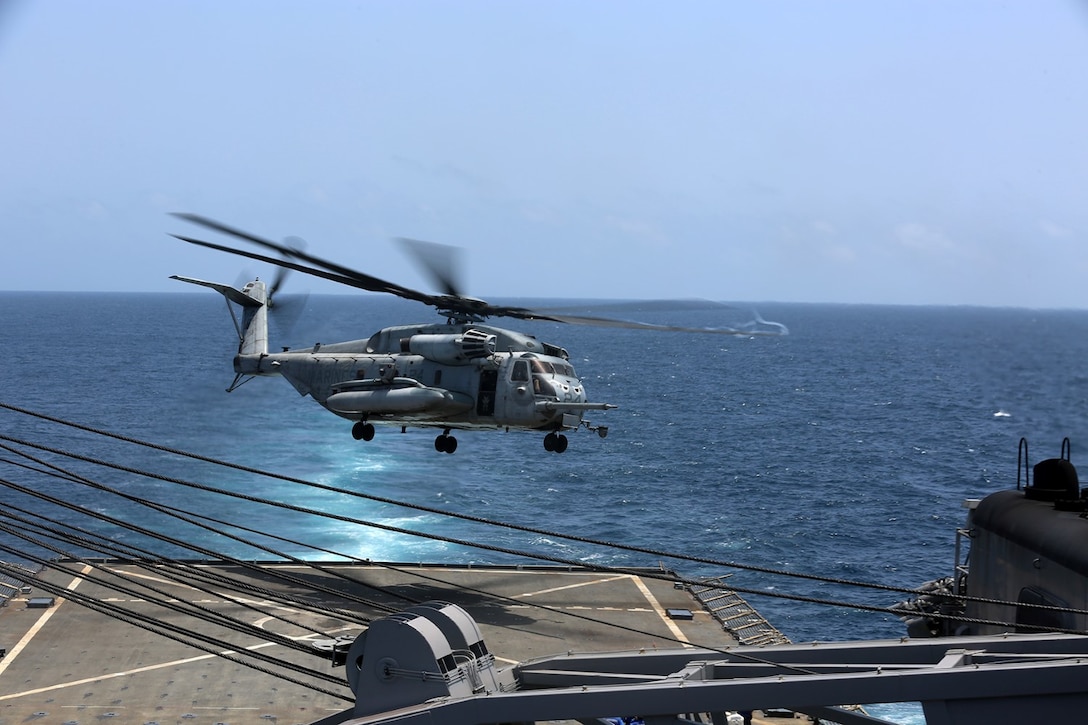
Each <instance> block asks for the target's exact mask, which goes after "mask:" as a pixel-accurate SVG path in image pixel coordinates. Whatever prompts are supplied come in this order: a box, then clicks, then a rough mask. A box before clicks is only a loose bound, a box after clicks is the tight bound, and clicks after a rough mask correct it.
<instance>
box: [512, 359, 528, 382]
mask: <svg viewBox="0 0 1088 725" xmlns="http://www.w3.org/2000/svg"><path fill="white" fill-rule="evenodd" d="M510 379H511V380H513V381H514V382H516V383H518V382H520V383H524V382H528V380H529V363H527V362H525V361H524V360H518V361H517V362H515V363H514V369H513V370H512V371H511V372H510Z"/></svg>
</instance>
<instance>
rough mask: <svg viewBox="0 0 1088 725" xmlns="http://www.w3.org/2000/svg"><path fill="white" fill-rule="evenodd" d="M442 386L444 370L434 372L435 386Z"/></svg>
mask: <svg viewBox="0 0 1088 725" xmlns="http://www.w3.org/2000/svg"><path fill="white" fill-rule="evenodd" d="M441 384H442V370H435V371H434V386H435V387H436V388H437V387H438V386H439V385H441Z"/></svg>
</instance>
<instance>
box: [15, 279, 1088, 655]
mask: <svg viewBox="0 0 1088 725" xmlns="http://www.w3.org/2000/svg"><path fill="white" fill-rule="evenodd" d="M506 301H508V300H506ZM519 302H528V303H529V304H531V305H532V306H538V305H540V304H543V303H542V301H540V300H532V301H519ZM548 303H549V304H561V303H562V302H561V301H548ZM749 307H750V306H738V309H739V310H741V314H742V315H747V314H749V312H748V309H749ZM757 307H758V313H759V314H760V315H762V316H763V317H764V318H766V319H768V320H775V321H778V322H782V323H784V324H785V325H787V326H788V327H789V330H790V334H789V335H788V336H786V337H777V338H768V337H722V336H715V335H697V334H691V333H678V332H670V333H663V332H647V331H639V330H622V329H600V328H583V327H574V326H567V325H559V324H550V323H532V322H525V323H522V322H516V321H514V322H512V323H511V324H510V325H508V326H510V327H515V328H517V329H521V330H524V331H526V332H529V333H531V334H534V335H536V336H537V337H538V338H541V339H544V340H546V341H549V342H553V343H555V344H558V345H561V346H562V347H564V348H566V349H567V350H568V351H569V352H570V356H571V362H572V364H573V365H574V366H575V369H576V370H577V371H578V373H579V374H580V375H581V377H582V379H583V380H584V382H585V384H586V387H587V390H588V393H589V396H590V399H592V400H601V401H607V402H612V403H615V404H617V405H618V406H619V407H618V408H617V409H616V410H612V411H608V412H606V413H595V414H590V415H588V416H587V417H589V418H591V419H592V420H593V421H594V422H595V423H602V424H606V425H608V426H609V428H610V432H609V435H608V437H607V438H603V439H602V438H599V437H598V436H597V435H596V434H593V433H590V432H587V431H584V430H583V431H580V432H578V433H575V434H572V435H570V447H569V449H568V450H567V452H566V453H564V454H562V455H556V454H550V453H547V452H546V451H545V450H544V448H543V446H542V445H541V438H542V436H541V435H539V434H536V433H519V432H510V433H502V432H469V431H462V432H460V433H459V434H458V437H459V441H460V447H459V448H458V451H457V453H456V454H454V455H452V456H450V455H445V454H440V453H437V452H436V451H435V450H434V447H433V445H432V442H433V438H434V432H433V431H431V430H421V429H415V430H412V429H409V431H408V433H407V434H403V435H402V434H401V433H400V431H399V429H397V428H379V429H378V435H377V437H376V438H375V440H373V441H371V442H369V443H363V442H359V441H356V440H354V439H353V438H352V437H351V435H350V432H349V431H350V423H349V422H347V421H344V420H342V419H340V418H337V417H335V416H333V415H331V414H329V413H327V412H325V411H324V410H323V409H321V408H320V407H319V406H318V405H316V404H315V403H314V402H313V401H312V400H310V399H309V398H303V397H300V396H299V395H298V394H297V393H296V392H295V390H294V389H293V388H292V387H291V386H290V385H289V384H287V383H286V382H285V381H283V380H278V379H258V380H254V381H252V382H250V383H248V384H246V385H244V386H242V387H241V388H239V389H238V390H236V391H235V392H233V393H230V394H228V393H226V392H225V390H224V389H225V388H226V386H227V385H228V384H229V383H230V381H231V378H232V377H233V372H232V370H231V358H232V356H233V353H234V350H235V347H236V337H235V333H234V328H233V325H232V323H231V320H230V316H229V315H228V313H227V310H226V308H225V305H224V303H223V300H222V298H220V297H219V296H218V295H215V294H214V293H211V292H208V293H206V294H204V293H196V294H188V293H178V294H103V293H87V294H73V293H0V344H2V346H3V351H4V352H3V357H2V360H3V362H2V363H0V371H2V372H0V376H2V381H3V383H2V387H0V390H2V393H0V402H3V403H5V404H7V405H13V406H18V407H22V408H27V409H31V410H34V411H38V412H42V413H46V414H49V415H52V416H56V417H59V418H64V419H67V420H71V421H75V422H78V423H81V424H84V425H87V426H90V427H93V428H100V429H105V430H109V431H112V432H115V433H119V434H123V435H126V436H132V437H136V438H140V439H142V440H148V441H153V442H156V443H160V444H164V445H167V446H170V447H174V448H179V449H184V450H188V451H192V452H195V453H199V454H201V455H204V456H209V457H213V458H221V459H226V460H229V461H233V462H237V463H241V464H245V465H248V466H253V467H257V468H261V469H265V470H270V471H273V472H277V473H281V474H285V475H288V476H293V477H297V478H302V479H306V480H309V481H316V482H319V483H323V484H327V485H331V486H335V487H338V488H343V489H348V490H351V491H359V492H362V493H366V494H371V495H375V496H380V497H385V498H389V499H395V500H398V501H404V502H408V503H416V504H423V505H425V506H428V507H434V508H438V509H441V510H444V511H453V512H459V513H465V514H471V515H474V516H481V517H485V518H487V519H491V520H497V521H502V522H510V523H515V524H527V525H530V526H533V527H538V528H542V529H547V530H550V531H555V532H559V533H567V534H572V535H576V536H587V537H591V538H594V539H600V540H605V541H609V542H617V543H621V544H626V545H632V546H639V547H649V548H653V549H655V550H660V551H665V552H671V553H682V554H687V555H694V556H699V557H703V558H709V559H713V560H715V561H726V562H736V563H740V564H744V565H749V566H755V567H760V568H770V569H776V570H787V571H792V572H804V573H810V574H816V575H820V576H825V577H830V578H841V579H849V580H855V581H861V582H873V583H879V584H887V585H893V586H900V587H914V586H917V585H918V584H920V583H922V582H923V581H926V580H928V579H932V578H935V577H938V576H942V575H945V574H948V573H950V572H951V568H952V565H953V561H952V560H953V544H954V529H955V527H956V526H958V525H960V524H961V523H962V521H963V515H964V512H963V509H962V508H961V503H962V501H963V499H965V498H967V497H979V496H983V495H985V494H987V493H989V492H991V491H994V490H997V489H1001V488H1009V487H1014V486H1015V485H1016V480H1017V443H1018V441H1019V440H1020V438H1021V437H1026V438H1027V439H1028V440H1029V443H1030V449H1029V450H1030V461H1031V462H1037V461H1038V460H1040V459H1042V458H1046V457H1051V456H1056V455H1058V453H1059V449H1060V445H1061V441H1062V438H1063V437H1065V436H1068V437H1069V438H1070V439H1071V442H1072V458H1073V462H1074V464H1076V463H1079V462H1080V459H1081V458H1080V455H1079V452H1080V451H1081V450H1084V447H1085V446H1088V369H1086V365H1085V361H1086V360H1088V311H1053V310H1051V311H1047V310H1025V309H992V308H972V307H885V306H842V305H816V304H813V305H804V304H772V303H763V304H760V305H758V306H757ZM721 315H722V312H721V310H717V309H707V310H699V309H690V308H683V309H676V310H672V311H666V312H661V311H654V310H647V311H644V312H642V313H639V314H637V315H635V314H631V315H628V316H629V317H637V318H638V319H642V320H644V321H649V322H670V323H680V324H686V325H690V326H702V325H710V326H715V325H719V324H723V323H727V322H728V321H727V320H722V319H720V318H721ZM433 319H434V316H433V313H432V312H431V311H430V310H429V309H427V308H424V307H422V306H420V305H417V304H414V303H409V302H404V301H400V300H389V299H386V298H383V297H378V296H371V295H360V296H311V297H310V298H309V299H308V300H307V301H306V303H305V310H304V312H303V313H302V314H301V315H300V316H299V317H298V318H297V319H296V320H294V321H293V324H292V325H291V327H290V330H289V331H281V330H279V329H278V328H277V327H276V326H275V325H274V326H273V328H272V345H273V346H274V347H277V346H279V345H280V344H284V345H291V346H301V345H310V344H312V343H314V342H325V343H328V342H335V341H339V340H347V339H356V338H365V337H369V336H370V334H371V333H373V332H374V331H376V330H377V329H378V328H380V327H383V326H386V325H391V324H403V323H409V322H420V321H432V320H433ZM0 434H3V435H6V436H10V437H14V438H19V439H26V440H31V441H34V442H37V443H39V444H45V445H51V446H55V447H57V448H62V449H65V450H74V451H79V452H81V453H83V454H85V455H87V456H90V457H95V458H106V459H110V460H116V461H118V462H123V463H124V464H125V465H128V466H131V467H134V468H140V469H149V470H154V471H159V472H162V473H165V474H167V475H171V476H176V477H179V478H185V479H188V480H197V481H201V482H203V483H207V484H208V485H213V486H217V487H222V488H227V489H231V490H238V491H244V492H247V493H251V494H253V495H257V496H262V497H266V498H270V499H274V500H279V501H287V502H290V503H294V504H297V505H300V506H305V507H311V508H315V509H320V510H323V511H331V512H335V513H339V514H343V515H347V516H350V517H352V518H357V519H363V520H367V521H374V522H377V523H381V524H386V525H390V526H394V527H399V528H405V529H410V530H413V531H419V532H426V533H433V534H438V535H441V536H446V537H451V538H455V539H459V540H465V541H485V542H487V543H490V544H494V545H498V546H502V547H506V548H509V549H515V550H518V551H524V552H528V553H540V554H544V555H547V556H552V557H561V558H564V559H573V560H578V561H585V562H591V563H594V564H616V565H655V566H656V565H657V564H658V563H662V564H664V565H665V566H668V567H671V568H674V569H676V570H678V571H680V572H681V573H682V574H686V575H692V576H696V575H699V576H703V575H706V576H717V575H723V574H731V575H732V577H731V579H730V581H731V582H732V583H733V584H735V585H736V586H738V587H743V588H746V589H751V590H755V591H758V592H764V593H765V596H764V595H746V598H748V599H749V600H750V601H751V602H752V603H753V604H754V605H755V606H756V607H757V608H759V609H760V611H761V612H762V613H763V614H764V615H765V616H766V617H767V618H768V619H770V620H771V621H772V622H773V623H774V624H775V625H776V626H777V627H778V628H779V629H781V630H782V631H783V632H784V633H785V634H786V635H787V636H789V637H790V638H791V639H793V640H794V641H807V640H813V639H820V640H843V639H858V638H883V637H897V636H900V635H901V634H903V629H902V626H901V623H900V622H899V620H898V619H896V618H895V617H893V616H891V615H889V614H886V613H879V612H870V611H865V610H862V609H858V608H852V607H850V606H839V607H832V606H827V605H823V604H813V603H805V602H797V601H792V600H789V599H783V598H779V597H778V596H777V595H783V594H785V595H791V594H795V595H801V596H811V597H818V598H821V599H828V600H834V601H839V602H843V603H844V604H847V605H849V604H861V605H867V606H879V607H883V606H889V605H891V604H893V603H895V602H896V601H898V600H900V599H902V598H904V597H903V596H900V595H898V594H896V593H894V592H887V591H881V590H873V589H866V588H858V587H852V586H844V585H841V584H835V583H822V582H813V581H808V580H803V579H795V578H791V577H785V576H778V575H773V574H767V573H761V572H753V571H748V570H744V569H734V568H729V567H724V566H719V565H711V564H702V563H699V564H696V563H692V562H688V561H677V560H673V559H670V558H667V557H664V556H656V555H654V556H651V555H646V554H638V553H633V552H630V551H623V550H617V549H615V548H609V547H601V546H596V545H591V544H586V543H580V542H577V541H572V540H566V539H562V538H558V537H551V536H542V535H538V534H526V533H521V532H517V531H512V530H509V529H504V528H495V527H491V526H486V525H482V524H477V523H470V522H466V521H464V520H459V519H455V518H449V517H446V516H442V515H440V514H436V513H424V512H420V511H417V510H413V509H410V508H403V507H399V506H396V505H392V504H389V503H378V502H374V501H370V500H367V499H361V498H357V497H353V496H348V495H344V494H339V493H331V492H327V491H322V490H315V489H312V488H307V487H304V486H301V485H299V484H296V483H287V482H283V481H277V480H274V479H266V478H259V477H254V476H252V475H250V474H243V473H240V472H235V471H230V470H226V469H222V468H218V467H215V466H211V465H209V464H203V463H194V462H192V461H188V460H185V459H179V458H177V457H176V456H172V455H170V454H167V453H162V452H158V451H153V450H148V449H143V448H138V447H133V446H131V445H127V444H122V443H119V442H116V441H112V440H109V439H103V438H100V437H98V436H94V435H91V434H89V433H85V432H81V431H76V430H72V429H70V428H66V427H62V426H58V425H55V424H52V423H48V422H45V421H42V420H40V419H37V418H31V417H27V416H25V415H21V414H17V413H13V412H10V411H7V410H0ZM0 460H2V461H3V463H0V478H2V479H4V480H7V481H15V482H24V483H25V484H26V485H33V486H34V487H36V488H39V489H44V490H51V491H53V492H55V493H57V494H58V495H59V496H61V497H65V498H67V499H69V500H76V501H78V502H79V503H81V504H83V505H87V506H91V507H101V509H102V510H104V511H109V512H112V513H114V514H115V515H118V516H119V517H134V518H138V519H141V520H144V519H146V521H147V525H149V526H154V527H158V528H161V529H163V530H167V531H170V532H172V533H174V534H176V535H177V536H178V537H179V538H182V539H186V540H196V541H199V542H201V543H202V545H204V546H207V547H208V548H211V549H215V550H217V551H227V552H230V553H232V554H236V555H243V556H247V557H250V558H269V557H268V556H267V554H265V553H261V552H256V553H255V552H253V551H251V550H249V549H248V547H246V546H244V545H243V544H240V543H238V542H236V541H233V540H227V539H222V538H221V537H218V536H216V535H215V534H212V533H209V532H206V531H202V530H198V529H188V528H186V526H185V525H184V524H180V523H178V522H177V521H171V520H165V521H157V520H155V521H153V520H154V519H156V516H157V515H155V514H153V513H151V512H147V511H146V510H141V509H138V508H136V507H130V506H128V505H127V504H124V503H123V502H118V501H117V500H115V499H114V498H112V497H110V496H108V495H106V494H99V493H96V492H93V491H88V490H86V489H83V488H81V487H76V486H74V485H73V484H71V483H67V482H64V481H60V480H56V479H51V478H48V477H43V476H40V475H38V474H34V473H32V472H28V471H26V470H25V469H22V468H19V467H17V466H15V465H14V464H12V463H11V462H12V461H13V460H14V457H13V456H12V455H10V454H8V453H7V452H6V451H0ZM50 460H57V459H55V458H53V457H51V456H50ZM60 463H61V465H65V466H68V467H71V468H74V469H77V470H79V471H81V472H83V473H84V475H87V476H89V477H93V478H95V480H99V481H102V482H108V483H110V484H111V485H117V486H119V487H121V488H123V489H124V490H126V491H128V492H130V493H133V494H134V495H138V496H141V497H145V498H148V499H151V500H156V501H162V502H168V503H171V504H172V505H176V506H179V507H183V508H186V509H189V510H193V511H198V512H204V513H214V514H215V515H217V516H222V517H227V518H230V517H231V516H235V515H237V516H238V517H239V518H240V519H243V520H244V521H245V522H246V523H247V524H248V525H250V526H253V527H254V528H257V529H260V530H264V531H274V532H276V533H277V534H279V535H281V536H284V537H287V538H290V539H292V540H295V541H297V542H300V544H299V545H297V546H296V545H287V544H284V543H283V542H278V541H277V542H275V546H276V547H279V548H280V549H281V550H287V551H288V553H290V554H291V555H294V556H301V557H309V558H313V557H321V558H332V557H333V556H334V554H332V553H329V552H336V553H338V554H342V555H349V556H355V557H365V558H371V559H376V560H382V561H407V562H416V561H439V562H466V561H471V562H480V563H485V562H497V563H508V562H510V561H512V560H514V559H515V557H513V556H512V555H509V554H500V553H495V552H490V551H485V550H480V549H476V548H472V547H468V546H462V545H458V544H452V543H449V542H442V541H434V540H430V539H427V538H422V537H413V536H407V535H403V534H397V533H392V532H388V531H382V530H378V529H374V528H369V527H365V526H360V525H358V524H355V523H348V522H338V521H329V520H328V519H322V518H318V517H313V516H308V515H304V514H300V513H296V512H291V511H284V510H279V509H270V508H269V507H266V506H258V505H256V504H253V505H250V504H234V503H231V504H226V505H225V504H224V502H223V500H222V498H221V497H218V496H214V495H212V494H206V493H203V492H199V491H193V490H190V489H186V488H181V487H178V486H177V485H176V484H171V483H165V482H161V481H152V480H147V479H144V478H142V477H139V476H136V475H132V474H127V473H118V472H115V471H107V470H104V469H101V468H99V467H92V466H88V465H87V464H76V463H72V462H70V461H67V462H65V461H61V462H60ZM12 504H13V505H17V506H20V507H26V508H28V509H31V510H35V511H36V510H38V509H39V508H41V507H44V506H45V504H43V503H41V502H38V501H36V500H34V499H31V498H30V497H28V496H25V495H24V494H20V493H17V492H14V491H11V490H7V489H0V507H3V506H6V505H12ZM50 515H52V516H56V517H57V518H59V519H62V520H67V519H68V518H69V517H72V516H74V514H70V513H67V512H64V511H63V510H60V511H53V510H50ZM141 517H142V518H141ZM102 526H105V525H102ZM106 531H107V533H108V535H111V536H114V537H116V538H118V539H126V538H127V537H130V536H131V535H130V534H127V533H121V532H110V531H109V530H108V527H106ZM11 541H12V539H11V538H10V537H7V535H5V534H3V533H0V543H4V542H7V543H9V544H11ZM303 544H307V545H314V546H317V547H320V548H321V550H322V551H314V550H312V549H309V548H307V547H306V546H304V545H303ZM13 545H16V546H22V545H24V544H22V543H21V542H18V543H16V544H13ZM152 546H158V547H159V548H162V545H161V544H152ZM7 558H11V555H10V554H5V553H4V552H0V559H7Z"/></svg>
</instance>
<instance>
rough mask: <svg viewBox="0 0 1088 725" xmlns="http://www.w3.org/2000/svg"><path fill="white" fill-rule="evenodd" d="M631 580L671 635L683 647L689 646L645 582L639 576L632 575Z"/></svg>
mask: <svg viewBox="0 0 1088 725" xmlns="http://www.w3.org/2000/svg"><path fill="white" fill-rule="evenodd" d="M631 581H633V582H634V583H635V586H636V587H638V589H639V591H640V592H642V596H644V597H646V601H647V602H649V603H650V606H651V607H653V610H654V611H655V612H657V616H659V617H661V621H662V622H664V623H665V626H666V627H668V628H669V631H670V632H672V636H673V637H675V638H676V639H677V640H679V641H680V643H681V644H683V645H684V646H685V647H691V642H690V641H688V638H687V637H686V636H685V635H684V633H683V632H681V631H680V628H679V627H678V626H676V622H674V621H672V620H671V619H669V615H668V614H667V613H666V612H665V608H664V607H662V606H661V602H659V601H657V597H655V596H654V595H653V592H651V591H650V589H649V587H647V586H646V583H645V582H643V581H642V579H641V578H639V577H637V576H634V575H632V576H631Z"/></svg>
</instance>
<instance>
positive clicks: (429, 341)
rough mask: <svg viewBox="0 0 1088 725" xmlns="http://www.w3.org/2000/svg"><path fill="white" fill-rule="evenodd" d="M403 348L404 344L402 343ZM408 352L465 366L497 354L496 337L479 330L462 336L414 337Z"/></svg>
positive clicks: (409, 342) (449, 363) (409, 344)
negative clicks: (470, 362)
mask: <svg viewBox="0 0 1088 725" xmlns="http://www.w3.org/2000/svg"><path fill="white" fill-rule="evenodd" d="M402 347H403V342H402ZM407 347H408V350H407V351H408V352H410V353H412V354H413V355H422V356H423V357H425V358H427V359H428V360H433V361H434V362H438V363H445V364H447V365H464V364H465V363H467V362H469V361H471V360H478V359H480V358H487V357H491V356H492V355H494V354H495V336H494V335H492V334H489V333H486V332H481V331H479V330H466V331H465V332H463V333H461V334H460V335H412V336H411V337H409V338H408V346H407Z"/></svg>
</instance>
